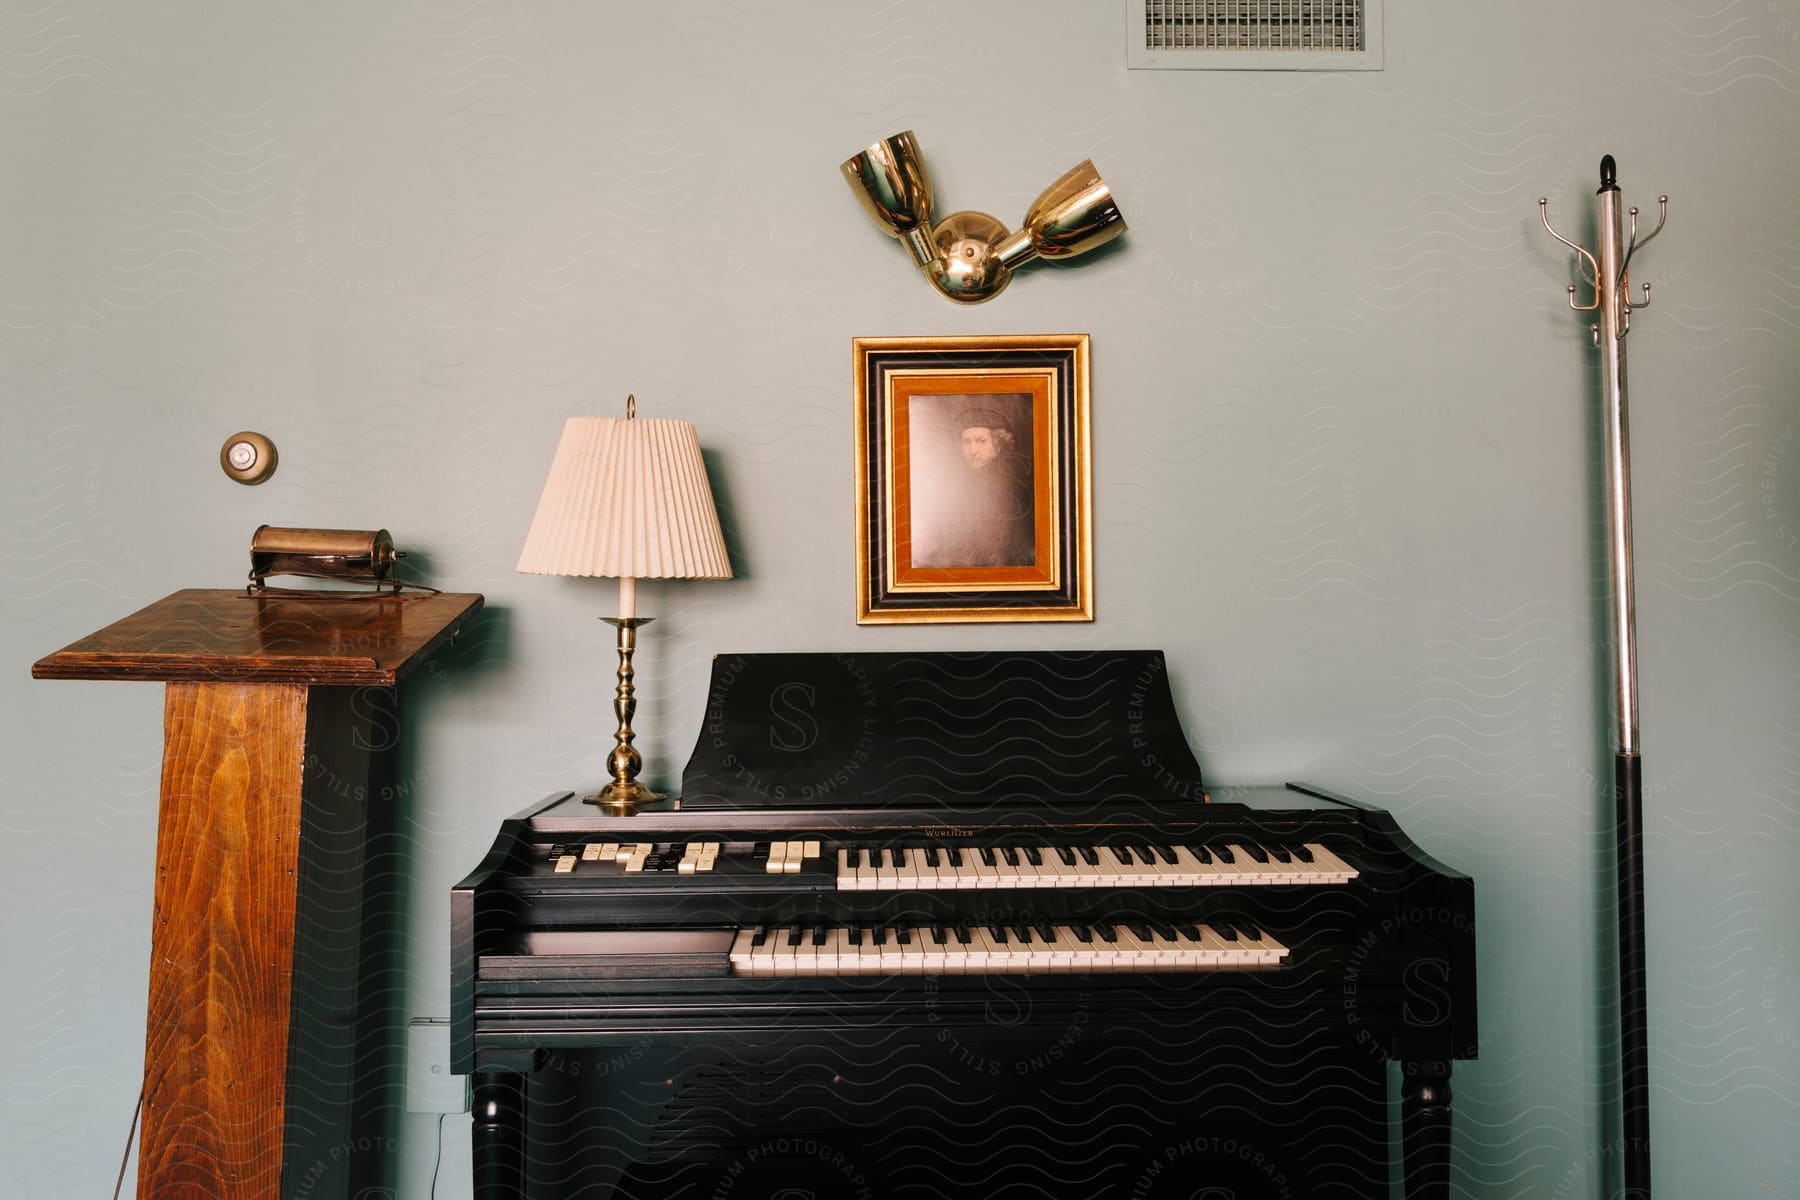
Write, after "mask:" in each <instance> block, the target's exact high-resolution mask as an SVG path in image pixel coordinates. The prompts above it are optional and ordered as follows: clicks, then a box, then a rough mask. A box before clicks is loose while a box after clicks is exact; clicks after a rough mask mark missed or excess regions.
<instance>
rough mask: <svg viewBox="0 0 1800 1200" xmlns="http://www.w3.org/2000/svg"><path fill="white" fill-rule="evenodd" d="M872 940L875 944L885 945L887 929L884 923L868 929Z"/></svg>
mask: <svg viewBox="0 0 1800 1200" xmlns="http://www.w3.org/2000/svg"><path fill="white" fill-rule="evenodd" d="M870 933H871V934H872V935H873V937H872V940H873V941H874V943H875V944H876V945H877V946H885V945H887V937H888V930H887V926H886V925H877V926H875V928H874V929H872V930H871V931H870Z"/></svg>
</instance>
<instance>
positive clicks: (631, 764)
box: [583, 617, 663, 817]
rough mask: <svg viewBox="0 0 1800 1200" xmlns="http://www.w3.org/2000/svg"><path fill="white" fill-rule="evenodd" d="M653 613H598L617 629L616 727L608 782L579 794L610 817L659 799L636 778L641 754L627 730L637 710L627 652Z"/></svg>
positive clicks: (625, 814)
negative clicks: (610, 780)
mask: <svg viewBox="0 0 1800 1200" xmlns="http://www.w3.org/2000/svg"><path fill="white" fill-rule="evenodd" d="M655 619H656V618H654V617H602V618H601V620H603V621H605V622H606V623H607V624H608V625H611V626H612V627H613V628H615V629H617V630H618V631H619V686H618V689H617V690H616V691H615V692H614V693H613V714H614V715H615V716H617V717H618V718H619V728H618V729H617V730H615V731H614V733H613V742H614V745H613V749H612V753H611V754H609V755H607V757H606V766H607V769H608V770H609V771H610V772H611V773H612V782H611V783H609V784H607V785H606V786H605V787H604V788H601V789H600V791H598V792H596V793H595V794H594V795H592V796H586V797H583V799H585V800H586V801H587V802H588V803H589V804H598V805H599V806H600V807H601V808H602V809H604V810H605V811H606V814H607V815H608V816H611V817H630V816H636V815H637V810H638V806H639V805H641V804H650V803H653V802H654V801H657V800H661V799H662V798H663V797H662V794H661V793H660V792H654V791H651V790H650V789H649V788H648V787H645V786H644V785H643V784H641V783H639V782H638V778H637V777H638V772H639V771H642V770H643V769H644V756H643V755H641V754H639V753H638V750H637V747H636V746H633V745H632V744H631V743H632V740H633V739H634V738H636V736H637V735H636V734H635V733H633V732H632V731H631V718H632V716H633V715H634V714H635V713H636V712H637V688H636V687H635V686H633V683H632V674H633V672H632V667H631V656H632V654H633V653H635V652H636V650H637V631H638V628H639V627H640V626H643V625H648V624H649V623H650V622H651V621H653V620H655Z"/></svg>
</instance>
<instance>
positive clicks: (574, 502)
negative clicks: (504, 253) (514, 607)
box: [518, 396, 731, 817]
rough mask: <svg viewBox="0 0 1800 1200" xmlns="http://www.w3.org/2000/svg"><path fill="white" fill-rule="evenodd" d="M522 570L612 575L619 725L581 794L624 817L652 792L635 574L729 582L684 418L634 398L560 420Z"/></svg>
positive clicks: (642, 621) (696, 443) (642, 620)
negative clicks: (636, 726) (603, 769)
mask: <svg viewBox="0 0 1800 1200" xmlns="http://www.w3.org/2000/svg"><path fill="white" fill-rule="evenodd" d="M518 569H519V570H520V571H522V572H525V573H527V574H532V575H598V576H608V577H611V578H615V579H617V580H618V581H619V615H618V616H616V617H604V618H602V619H603V620H604V621H605V622H606V623H607V624H609V625H611V626H613V627H614V628H616V629H617V630H618V631H619V686H618V690H617V692H616V693H615V694H614V696H613V712H614V714H616V715H617V717H618V718H619V728H618V730H617V732H616V733H615V734H614V735H613V737H614V743H615V744H614V746H613V750H612V753H611V754H610V755H609V756H608V758H607V767H608V770H609V771H610V773H611V775H612V782H611V783H609V784H607V785H606V787H604V788H602V789H601V790H600V791H599V792H598V793H596V794H594V795H592V796H588V797H586V800H587V801H588V803H590V804H598V805H599V806H600V807H601V808H603V809H605V810H606V812H607V813H608V814H609V815H612V816H620V817H629V816H631V815H633V814H634V813H636V812H637V810H638V807H639V806H640V805H643V804H647V803H649V802H651V801H654V800H660V799H662V796H661V795H659V794H658V793H656V792H653V791H651V790H650V789H649V788H648V787H646V786H645V785H644V784H642V783H639V782H638V778H637V777H638V773H639V772H640V771H642V770H643V765H644V760H643V756H642V755H641V754H639V753H638V751H637V748H636V747H635V746H633V745H632V744H631V743H632V739H633V737H634V736H635V735H634V734H633V733H632V729H631V718H632V715H633V713H634V712H636V710H637V691H636V688H635V687H634V686H633V682H632V674H633V672H632V665H631V658H632V653H633V652H634V651H635V650H636V649H637V631H638V629H639V627H641V626H643V625H647V624H649V623H650V621H651V620H652V618H650V617H640V616H638V615H637V581H638V580H640V579H730V578H731V560H730V559H729V558H728V557H727V556H726V553H725V538H724V535H723V534H722V533H721V532H720V531H719V514H718V512H717V511H716V510H715V509H714V508H713V498H712V487H711V485H710V484H709V483H708V482H707V479H706V464H705V463H704V462H702V461H701V458H700V439H699V436H698V435H697V434H695V432H694V427H693V426H692V425H691V424H689V423H688V422H686V421H672V420H664V419H657V420H650V419H646V420H639V419H638V416H637V397H636V396H627V397H626V399H625V418H624V420H619V419H617V418H614V417H570V418H569V421H568V424H566V425H565V426H563V434H562V441H561V442H559V443H558V444H557V447H556V458H555V460H554V461H552V462H551V464H550V478H549V479H548V480H547V481H546V482H545V484H544V493H543V495H542V496H540V497H539V498H538V506H537V514H536V515H535V516H534V517H532V519H531V531H530V532H529V533H528V534H526V535H525V549H524V550H523V551H521V552H520V554H519V568H518Z"/></svg>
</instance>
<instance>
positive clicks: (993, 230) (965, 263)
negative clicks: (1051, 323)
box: [842, 130, 1125, 304]
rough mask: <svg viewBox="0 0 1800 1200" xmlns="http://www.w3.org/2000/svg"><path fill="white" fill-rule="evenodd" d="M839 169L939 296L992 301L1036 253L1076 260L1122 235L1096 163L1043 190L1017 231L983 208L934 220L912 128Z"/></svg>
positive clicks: (928, 184)
mask: <svg viewBox="0 0 1800 1200" xmlns="http://www.w3.org/2000/svg"><path fill="white" fill-rule="evenodd" d="M842 170H843V173H844V178H845V179H846V180H848V181H849V183H850V187H851V190H852V191H854V192H855V193H856V198H857V199H858V200H860V201H861V202H862V206H863V210H864V211H865V212H867V213H868V214H869V217H870V219H872V220H873V221H874V222H875V223H876V224H877V225H879V226H880V227H881V228H882V229H883V230H884V231H885V232H886V233H887V234H888V235H889V236H890V237H895V238H899V239H900V240H901V241H902V242H903V243H905V245H906V248H907V251H908V252H909V253H910V254H911V255H912V259H913V263H914V265H916V266H918V267H919V268H920V269H921V270H922V271H924V272H925V277H926V278H927V279H929V280H931V284H932V286H933V287H935V288H937V290H938V293H939V294H940V295H943V296H945V297H947V298H948V299H951V300H955V301H957V302H959V303H963V304H979V303H981V302H982V301H984V300H992V299H993V298H994V297H995V296H998V295H999V294H1000V293H1001V292H1002V291H1004V290H1006V285H1007V284H1008V283H1010V282H1012V272H1013V270H1014V269H1015V268H1016V267H1018V266H1020V265H1022V264H1024V263H1028V262H1030V261H1031V260H1033V259H1035V258H1050V259H1067V258H1074V257H1075V256H1076V255H1078V254H1085V253H1087V252H1088V251H1089V250H1092V249H1095V248H1096V247H1099V246H1104V245H1105V244H1106V243H1107V242H1110V241H1112V240H1113V239H1114V238H1116V237H1118V236H1119V235H1120V234H1122V233H1124V232H1125V218H1124V216H1123V215H1121V214H1120V212H1119V206H1118V204H1117V203H1116V202H1115V201H1114V199H1113V194H1112V189H1111V188H1109V187H1107V186H1106V181H1105V180H1103V179H1101V178H1100V173H1099V172H1098V171H1097V170H1096V169H1095V168H1094V164H1093V162H1092V161H1091V160H1089V161H1084V162H1082V163H1080V164H1078V165H1077V166H1075V167H1073V168H1071V169H1070V170H1069V171H1067V172H1065V173H1064V175H1063V177H1062V178H1061V179H1058V180H1057V181H1056V182H1055V183H1053V184H1051V185H1050V186H1049V187H1048V188H1046V189H1045V190H1044V192H1043V194H1042V195H1040V196H1039V197H1038V198H1037V199H1036V200H1035V201H1033V202H1032V205H1031V208H1030V209H1029V210H1028V211H1027V212H1026V214H1025V225H1024V228H1022V229H1020V230H1019V232H1017V233H1009V232H1008V231H1007V228H1006V226H1005V225H1003V224H1001V223H1000V222H999V221H997V220H995V219H994V218H993V217H990V216H988V215H987V214H986V213H979V212H958V213H951V214H950V215H949V216H947V217H945V218H944V219H943V220H942V221H939V222H938V223H937V224H936V225H933V224H932V220H931V213H932V193H931V178H930V176H929V175H928V174H927V173H926V170H925V160H924V159H923V158H922V157H921V156H920V154H919V143H918V139H916V138H915V137H914V136H913V134H912V131H911V130H908V131H907V132H905V133H898V134H895V135H894V136H893V137H890V138H884V139H882V140H881V141H879V142H876V143H875V144H874V145H872V146H869V147H868V148H867V149H865V150H863V151H862V152H861V153H859V154H857V155H855V156H854V157H852V158H851V159H849V160H848V161H847V162H845V163H844V164H843V167H842Z"/></svg>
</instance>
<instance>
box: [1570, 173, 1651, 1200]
mask: <svg viewBox="0 0 1800 1200" xmlns="http://www.w3.org/2000/svg"><path fill="white" fill-rule="evenodd" d="M1595 197H1596V210H1597V211H1596V221H1595V224H1596V227H1597V232H1598V236H1599V249H1598V252H1597V253H1591V252H1589V251H1588V250H1587V249H1586V248H1585V247H1582V246H1580V245H1578V244H1576V243H1575V242H1572V241H1570V240H1569V239H1568V238H1566V237H1564V236H1563V235H1562V234H1560V233H1558V232H1556V230H1555V229H1554V228H1553V227H1552V226H1551V224H1550V201H1549V200H1548V199H1545V198H1542V197H1540V198H1539V199H1538V214H1539V215H1540V216H1541V217H1542V218H1543V220H1544V228H1545V229H1548V230H1549V231H1550V236H1551V237H1553V238H1555V239H1556V240H1557V241H1559V242H1561V243H1562V244H1563V245H1565V246H1567V247H1568V248H1569V249H1571V250H1573V251H1574V252H1575V254H1576V257H1577V259H1578V261H1579V262H1580V263H1581V274H1582V278H1583V279H1584V280H1585V281H1587V282H1588V283H1589V284H1590V285H1591V288H1592V291H1593V303H1591V304H1577V303H1576V290H1577V289H1576V286H1575V285H1574V284H1570V285H1569V307H1570V308H1572V309H1574V310H1575V311H1576V312H1591V313H1593V314H1595V316H1594V322H1593V325H1592V327H1591V328H1592V332H1593V340H1594V347H1595V348H1596V349H1598V350H1599V351H1600V358H1601V375H1602V381H1603V385H1604V391H1605V396H1604V397H1603V400H1604V414H1603V422H1604V425H1605V430H1604V436H1605V441H1606V527H1607V544H1608V562H1609V565H1610V568H1611V571H1610V574H1611V579H1612V590H1611V599H1610V604H1609V625H1610V632H1611V635H1612V646H1613V712H1614V714H1615V716H1616V719H1617V726H1618V739H1617V746H1618V748H1617V751H1616V752H1615V754H1614V756H1613V794H1614V800H1615V816H1616V822H1617V825H1616V828H1617V845H1618V854H1617V859H1616V861H1615V867H1614V869H1615V870H1616V872H1617V881H1618V906H1619V1070H1620V1074H1621V1083H1622V1091H1621V1099H1622V1107H1623V1109H1624V1141H1623V1142H1622V1149H1623V1154H1622V1156H1621V1157H1622V1160H1623V1163H1624V1172H1623V1175H1624V1184H1625V1197H1626V1200H1650V1062H1649V1001H1648V988H1647V978H1646V971H1645V960H1644V846H1643V840H1644V839H1643V822H1644V804H1643V790H1642V789H1643V765H1642V760H1641V758H1640V756H1639V751H1638V679H1637V585H1636V582H1635V579H1634V577H1633V565H1632V546H1631V436H1630V431H1629V429H1628V427H1627V424H1626V388H1625V337H1626V335H1627V334H1629V333H1630V332H1631V314H1632V313H1633V312H1636V311H1637V310H1639V309H1642V308H1648V307H1649V306H1650V285H1649V284H1647V283H1646V284H1644V285H1643V286H1644V298H1643V300H1642V301H1641V302H1635V303H1634V302H1633V301H1632V299H1631V278H1630V275H1629V272H1630V269H1631V260H1632V258H1633V257H1634V256H1635V255H1636V254H1637V252H1638V251H1639V250H1642V249H1643V248H1644V247H1645V246H1647V245H1649V244H1650V242H1651V241H1652V240H1654V239H1655V237H1656V235H1657V234H1659V233H1661V232H1662V228H1663V224H1664V222H1666V221H1667V220H1668V217H1669V198H1668V197H1667V196H1661V197H1658V198H1657V220H1656V228H1655V229H1652V230H1651V231H1650V232H1649V233H1648V234H1646V235H1645V236H1644V237H1643V239H1642V240H1639V238H1638V210H1637V209H1636V208H1632V209H1630V210H1629V222H1630V226H1629V232H1627V231H1626V229H1625V217H1624V215H1623V214H1621V212H1620V207H1619V206H1620V195H1619V179H1618V164H1617V163H1615V162H1614V161H1613V157H1612V155H1610V154H1608V155H1607V156H1606V157H1604V158H1602V159H1601V160H1600V190H1599V191H1598V192H1597V193H1595Z"/></svg>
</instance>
